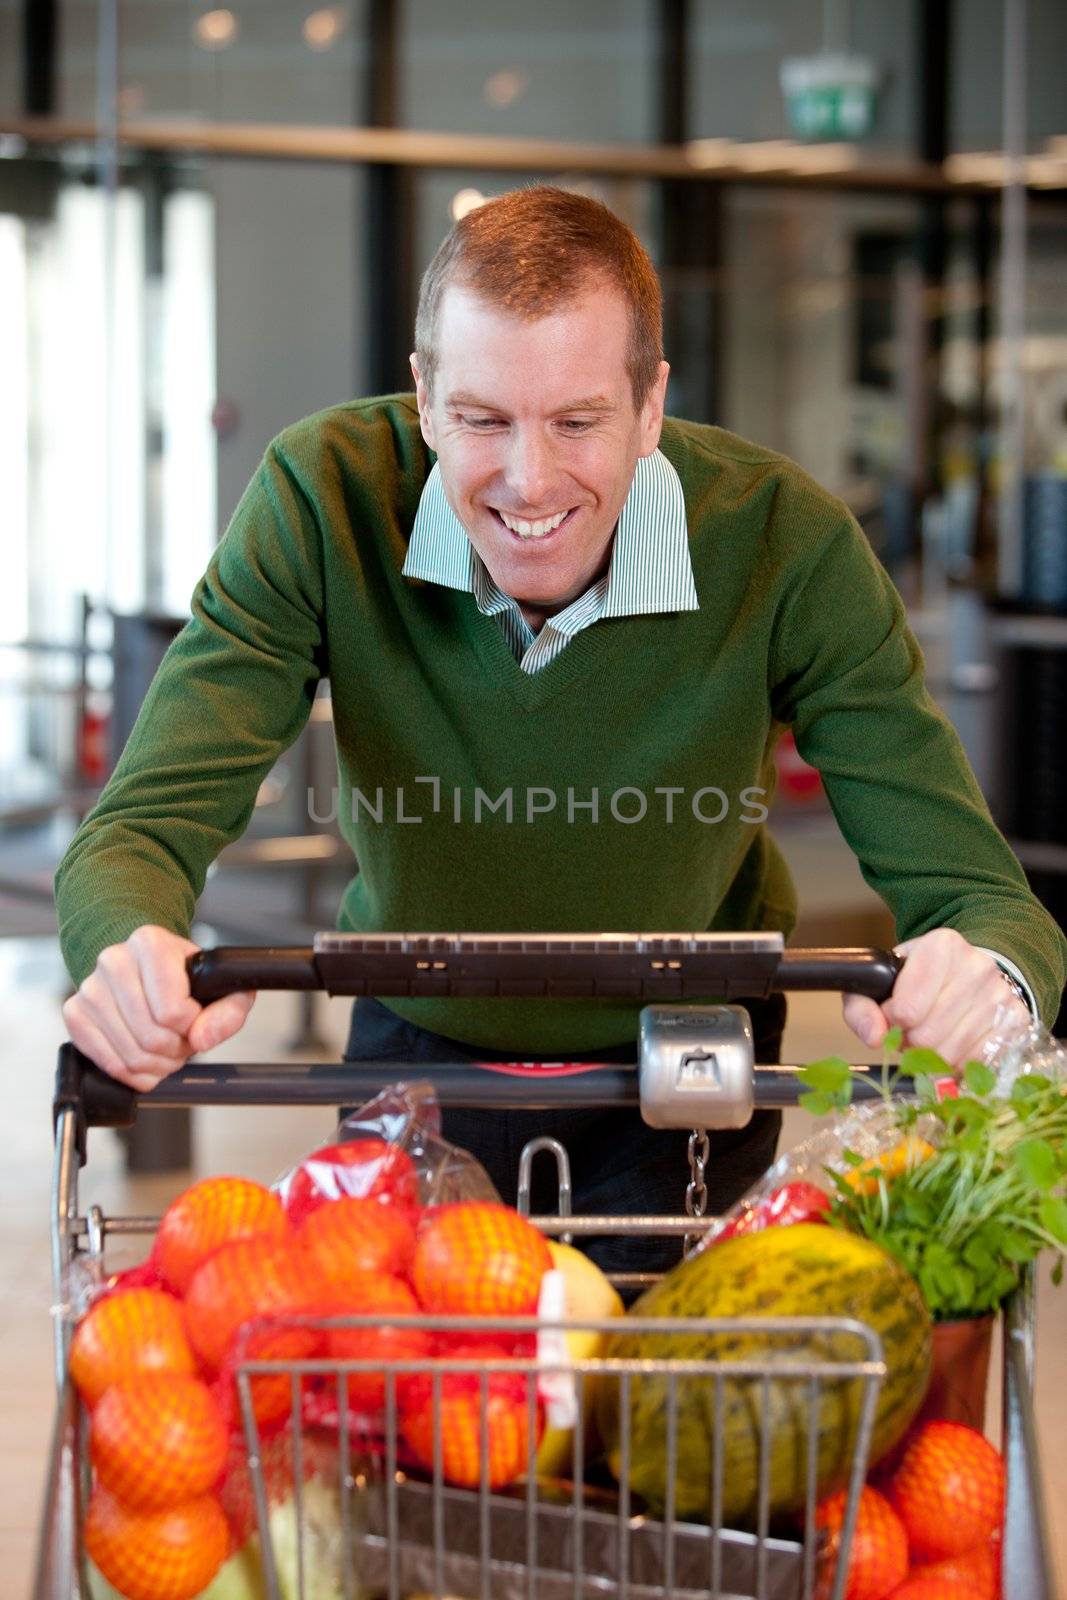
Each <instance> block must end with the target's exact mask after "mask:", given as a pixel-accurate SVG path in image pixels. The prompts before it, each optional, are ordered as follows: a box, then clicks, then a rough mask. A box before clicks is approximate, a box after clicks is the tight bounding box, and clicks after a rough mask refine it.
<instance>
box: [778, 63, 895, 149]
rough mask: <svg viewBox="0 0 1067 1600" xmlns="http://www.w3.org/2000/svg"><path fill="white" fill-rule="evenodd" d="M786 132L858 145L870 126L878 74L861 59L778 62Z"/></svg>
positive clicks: (798, 136) (870, 65)
mask: <svg viewBox="0 0 1067 1600" xmlns="http://www.w3.org/2000/svg"><path fill="white" fill-rule="evenodd" d="M781 83H782V92H783V94H784V95H785V103H786V110H787V112H788V116H789V126H790V131H791V132H792V133H793V134H795V135H796V137H797V138H798V139H862V138H864V137H865V136H866V135H867V134H868V133H869V132H870V131H871V127H872V126H873V123H874V108H875V93H876V90H877V87H878V69H877V67H876V66H875V64H874V62H873V61H867V60H865V59H864V58H863V57H862V56H839V55H819V56H804V57H795V58H794V59H793V60H791V61H783V62H782V70H781Z"/></svg>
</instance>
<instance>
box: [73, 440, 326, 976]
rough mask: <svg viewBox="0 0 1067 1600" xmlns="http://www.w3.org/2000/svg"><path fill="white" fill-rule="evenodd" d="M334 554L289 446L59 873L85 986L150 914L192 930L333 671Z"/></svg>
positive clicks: (219, 558)
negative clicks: (326, 668)
mask: <svg viewBox="0 0 1067 1600" xmlns="http://www.w3.org/2000/svg"><path fill="white" fill-rule="evenodd" d="M322 606H323V597H322V551H321V541H320V538H319V531H318V527H317V523H316V519H315V516H314V514H313V511H312V509H311V506H310V504H309V502H308V500H307V498H306V496H305V495H304V493H303V491H302V489H301V487H300V485H299V483H298V482H297V480H296V477H295V476H294V474H293V472H292V471H291V469H290V468H289V466H288V464H287V463H286V461H285V459H284V457H283V454H282V452H281V450H280V449H279V448H278V447H277V443H276V444H275V445H274V446H272V447H271V448H270V449H269V450H268V452H267V454H266V456H265V457H264V460H263V462H262V464H261V466H260V469H259V471H258V472H257V474H256V476H255V478H253V480H252V482H251V484H250V485H249V487H248V489H247V490H246V492H245V494H244V496H243V497H242V499H241V502H240V504H239V506H238V508H237V510H236V512H235V513H234V516H233V520H232V522H231V524H230V526H229V528H228V529H227V531H226V534H225V536H224V538H223V539H222V541H221V542H220V544H219V547H218V549H217V550H216V552H215V554H214V556H213V557H212V560H211V562H210V564H209V566H208V568H207V571H206V572H205V574H204V576H203V578H202V579H201V580H200V582H199V584H198V585H197V587H196V590H195V592H194V594H193V599H192V608H191V609H192V617H191V620H190V621H189V622H188V623H187V625H186V627H185V628H184V629H183V630H182V632H181V633H180V634H179V635H178V637H177V639H175V641H174V643H173V644H172V645H171V647H170V649H169V650H168V651H167V654H166V656H165V657H164V659H163V662H162V664H161V666H160V668H159V671H158V672H157V673H156V676H155V678H154V679H153V681H152V684H151V687H150V688H149V691H148V694H147V695H146V697H145V700H144V704H143V705H142V707H141V711H140V714H139V716H138V718H137V721H136V723H135V725H134V728H133V731H132V733H131V734H130V737H129V740H128V742H127V744H126V748H125V749H124V751H123V752H122V756H121V758H120V760H119V762H118V765H117V766H116V768H115V771H114V773H113V775H112V777H111V778H110V780H109V782H108V784H107V786H106V788H105V789H104V792H103V794H102V795H101V796H100V799H99V801H98V802H97V804H96V806H95V807H94V809H93V810H92V811H91V812H90V814H89V815H88V816H87V817H86V819H85V821H84V822H83V823H82V825H81V827H80V828H79V829H78V831H77V833H76V834H75V835H74V838H73V839H72V841H71V844H70V846H69V848H68V850H67V852H66V854H65V855H64V857H63V860H62V861H61V862H60V865H59V870H58V872H57V874H56V881H55V890H56V909H57V914H58V919H59V937H60V945H61V948H62V951H63V956H64V959H65V961H66V964H67V968H68V970H69V972H70V975H71V978H72V979H73V981H74V982H75V983H76V984H78V983H80V982H81V981H82V980H83V979H84V978H85V977H86V976H87V975H88V974H89V973H90V972H91V971H92V970H93V968H94V966H95V965H96V959H97V956H98V955H99V954H100V952H101V950H103V949H105V948H106V946H108V945H110V944H115V943H118V942H120V941H121V940H123V939H126V938H128V937H129V935H130V934H131V933H132V932H133V931H134V929H135V928H137V927H139V926H141V925H142V924H144V923H148V922H151V923H155V924H157V925H159V926H162V927H165V928H170V929H171V930H172V931H173V932H175V933H180V934H184V935H187V934H188V931H189V927H190V925H191V922H192V919H193V913H194V910H195V907H196V901H197V898H198V896H199V894H200V892H201V890H202V889H203V886H204V879H205V877H206V874H207V869H208V867H209V866H210V864H211V862H212V861H213V860H214V859H215V857H216V856H217V855H218V853H219V851H220V850H221V849H222V848H223V847H224V846H225V845H226V844H229V843H230V842H231V841H232V840H234V839H235V838H237V837H238V835H239V834H241V833H242V832H243V830H244V829H245V827H246V826H247V824H248V820H249V817H250V816H251V814H252V809H253V806H254V804H255V798H256V793H257V790H258V789H259V785H260V784H261V782H262V781H263V779H264V777H265V776H266V774H267V773H268V772H269V771H270V768H271V767H272V766H273V764H274V762H275V761H276V759H277V757H278V756H279V755H280V754H281V752H282V751H283V750H285V749H286V748H287V747H288V746H289V745H290V744H291V743H292V742H293V740H294V739H295V738H296V737H297V734H298V733H299V732H300V730H301V728H302V727H303V725H304V723H305V722H306V720H307V717H308V715H309V712H310V709H311V702H312V700H313V698H314V695H315V688H316V684H317V682H318V679H319V677H320V676H321V673H322V660H321V656H322V629H321V617H322Z"/></svg>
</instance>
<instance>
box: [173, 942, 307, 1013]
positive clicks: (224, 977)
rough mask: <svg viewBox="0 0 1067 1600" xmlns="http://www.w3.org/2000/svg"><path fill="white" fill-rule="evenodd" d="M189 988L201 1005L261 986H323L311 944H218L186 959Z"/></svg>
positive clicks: (294, 988) (270, 987)
mask: <svg viewBox="0 0 1067 1600" xmlns="http://www.w3.org/2000/svg"><path fill="white" fill-rule="evenodd" d="M185 965H186V970H187V972H188V974H189V992H190V994H191V995H192V997H193V999H194V1000H199V1002H200V1004H201V1005H205V1006H206V1005H209V1004H210V1002H211V1001H212V1000H221V999H222V997H223V996H224V995H227V994H241V993H243V992H244V991H245V990H257V989H287V990H294V991H295V990H298V989H321V988H323V982H322V979H321V977H320V976H319V970H318V968H317V967H316V965H315V954H314V951H313V950H312V949H311V947H310V945H218V946H217V947H216V948H215V949H213V950H198V951H197V952H196V954H195V955H192V956H190V957H189V959H188V961H187V962H186V964H185Z"/></svg>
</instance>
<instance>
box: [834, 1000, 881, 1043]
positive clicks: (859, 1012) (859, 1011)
mask: <svg viewBox="0 0 1067 1600" xmlns="http://www.w3.org/2000/svg"><path fill="white" fill-rule="evenodd" d="M841 1015H842V1016H843V1017H844V1019H845V1022H846V1024H847V1025H848V1027H850V1028H851V1029H852V1032H853V1033H854V1034H855V1035H856V1037H857V1039H860V1040H862V1042H863V1043H864V1044H865V1045H869V1046H870V1047H871V1048H872V1049H876V1048H877V1047H878V1045H880V1044H881V1042H882V1040H883V1039H884V1038H885V1036H886V1034H887V1032H888V1031H889V1024H888V1022H887V1021H886V1019H885V1013H884V1012H883V1011H882V1008H881V1006H880V1005H878V1004H877V1002H876V1001H874V1000H869V999H868V998H867V996H866V995H863V994H847V995H846V996H845V999H844V1004H843V1005H842V1007H841Z"/></svg>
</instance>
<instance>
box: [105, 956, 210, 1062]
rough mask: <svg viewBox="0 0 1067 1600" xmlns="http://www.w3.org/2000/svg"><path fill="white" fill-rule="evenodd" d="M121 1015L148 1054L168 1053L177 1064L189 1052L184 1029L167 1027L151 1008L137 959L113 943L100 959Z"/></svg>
mask: <svg viewBox="0 0 1067 1600" xmlns="http://www.w3.org/2000/svg"><path fill="white" fill-rule="evenodd" d="M97 971H98V972H99V974H100V976H101V977H102V978H103V980H104V982H105V983H106V985H107V987H108V988H109V989H110V991H111V997H112V1000H113V1002H114V1005H115V1008H116V1010H117V1011H118V1013H119V1015H120V1016H121V1017H122V1018H123V1020H124V1022H125V1024H126V1026H127V1028H128V1029H129V1031H130V1033H131V1034H132V1035H133V1038H134V1040H135V1042H136V1044H137V1045H138V1046H139V1047H140V1049H141V1050H143V1051H144V1052H145V1054H146V1055H153V1056H166V1057H170V1059H171V1061H172V1062H173V1064H174V1065H175V1066H177V1065H178V1064H179V1063H180V1062H181V1061H184V1060H185V1057H186V1056H187V1055H188V1054H189V1046H188V1044H187V1043H186V1041H185V1038H184V1035H183V1033H182V1032H181V1031H179V1030H177V1029H175V1028H168V1027H164V1026H163V1025H162V1024H161V1023H159V1022H157V1021H156V1019H155V1017H154V1016H153V1015H152V1012H151V1011H150V1010H149V1006H148V1000H147V997H146V995H145V991H144V989H143V988H142V984H141V973H140V970H139V968H138V965H137V961H136V959H135V957H134V955H133V954H132V952H131V951H130V949H129V948H128V946H127V945H124V944H118V945H112V946H111V948H110V949H107V950H104V951H103V952H102V953H101V955H100V959H99V960H98V962H97Z"/></svg>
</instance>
